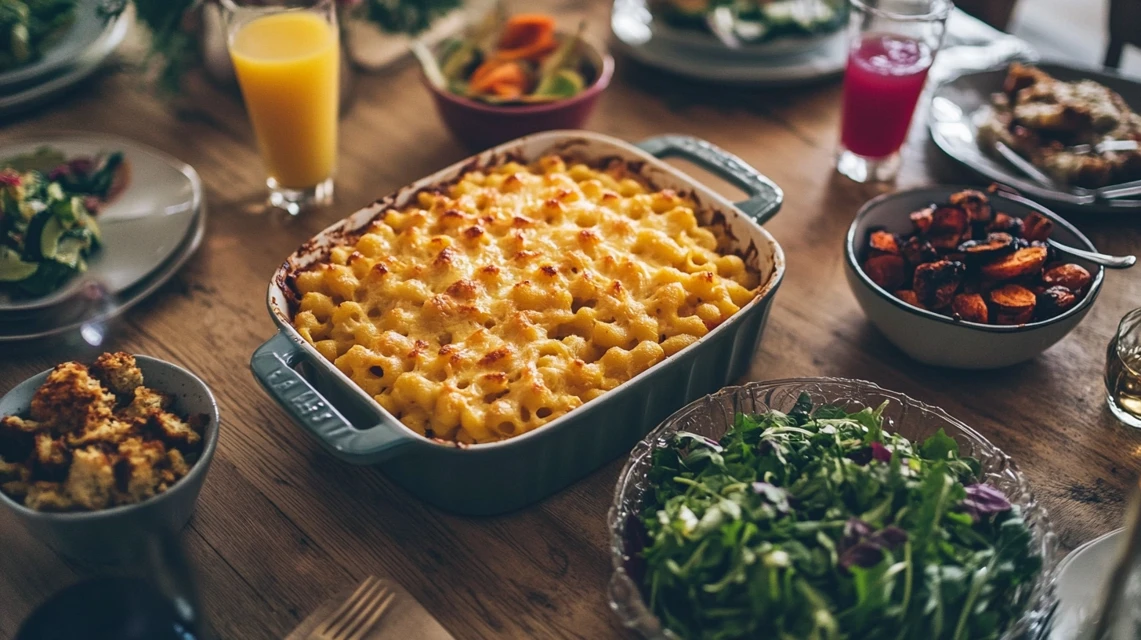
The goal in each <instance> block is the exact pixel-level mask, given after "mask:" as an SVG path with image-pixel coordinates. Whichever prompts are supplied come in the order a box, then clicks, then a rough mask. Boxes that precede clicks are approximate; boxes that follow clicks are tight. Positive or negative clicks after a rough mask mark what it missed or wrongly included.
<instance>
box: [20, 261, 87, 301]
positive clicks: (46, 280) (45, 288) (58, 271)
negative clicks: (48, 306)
mask: <svg viewBox="0 0 1141 640" xmlns="http://www.w3.org/2000/svg"><path fill="white" fill-rule="evenodd" d="M39 267H40V268H39V269H36V272H35V273H34V274H32V276H31V277H29V278H25V279H23V280H21V281H20V282H19V283H18V285H17V286H19V287H20V289H22V290H23V291H25V292H26V293H28V294H29V295H32V296H43V295H47V294H49V293H51V292H52V291H55V290H56V289H58V288H59V287H60V285H61V284H63V283H64V281H65V280H67V279H68V278H70V277H72V276H73V275H75V272H76V269H75V268H74V267H69V266H67V265H66V264H61V263H59V262H56V261H55V260H44V261H43V262H41V263H40V265H39Z"/></svg>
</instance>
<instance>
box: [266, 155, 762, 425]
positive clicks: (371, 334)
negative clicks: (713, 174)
mask: <svg viewBox="0 0 1141 640" xmlns="http://www.w3.org/2000/svg"><path fill="white" fill-rule="evenodd" d="M695 206H696V205H695V202H694V201H693V200H692V199H690V198H687V197H684V196H682V195H679V194H677V193H675V192H673V191H670V190H657V191H655V190H654V189H653V188H652V187H650V186H649V185H648V184H647V183H646V182H645V181H644V180H643V179H642V178H640V177H639V176H638V175H637V174H635V173H634V172H633V171H631V170H630V169H629V168H628V167H627V166H626V165H625V164H624V163H622V162H619V161H615V162H611V163H609V164H608V165H606V166H604V167H600V168H593V167H590V166H587V165H586V164H581V163H573V162H572V161H570V160H567V159H564V158H561V157H558V156H554V155H552V156H546V157H544V158H542V159H540V160H538V161H537V162H535V163H533V164H531V165H523V164H520V163H517V162H505V163H503V164H501V165H499V166H497V167H493V168H489V169H486V170H473V171H469V172H467V173H465V174H464V175H462V176H461V177H460V178H459V179H458V180H457V181H455V182H454V183H452V184H451V185H449V186H447V187H443V188H440V189H437V190H430V191H422V192H420V193H418V194H417V196H416V197H415V198H414V201H413V204H410V205H408V206H406V207H404V208H402V209H387V210H384V211H382V212H380V213H379V214H378V215H377V217H376V218H375V219H374V220H373V221H372V222H371V223H370V224H369V225H367V226H366V227H365V228H363V229H361V230H359V231H357V232H355V233H354V234H353V235H352V236H351V237H350V238H349V239H347V240H346V241H344V242H343V243H341V244H339V245H338V246H335V247H333V248H332V249H330V250H329V251H328V255H327V256H325V258H324V259H323V260H321V261H319V262H317V263H316V264H313V265H310V266H308V267H305V268H304V269H302V270H300V271H298V272H295V273H293V274H292V275H291V276H290V278H289V282H288V285H289V286H290V287H291V289H292V292H293V294H294V295H295V296H296V300H295V306H294V317H293V325H294V327H295V328H296V329H297V331H298V332H299V333H300V334H301V336H302V337H303V338H304V339H305V340H308V341H309V342H311V343H312V344H313V345H314V346H315V347H316V349H317V351H319V352H320V353H321V354H322V355H323V356H324V357H326V358H328V359H329V360H330V361H332V362H333V363H334V364H335V365H336V367H337V368H338V369H340V370H341V371H342V372H344V373H345V374H346V375H347V376H348V377H349V378H351V379H352V380H353V381H354V382H355V383H356V384H358V385H360V387H361V388H362V389H363V390H364V391H365V392H367V393H368V394H369V395H370V396H372V397H373V398H375V399H376V401H377V402H378V403H379V404H380V405H381V406H383V407H384V408H385V409H387V410H388V411H390V412H391V413H392V414H393V415H394V416H396V417H397V418H398V419H399V420H401V421H402V422H403V423H404V424H406V425H407V426H409V427H410V428H412V429H413V430H415V431H417V432H418V433H421V434H423V435H425V436H427V437H429V438H436V439H439V440H443V441H452V442H459V443H469V444H470V443H485V442H494V441H498V440H503V439H506V438H511V437H513V436H517V435H520V434H522V433H526V432H528V431H531V430H533V429H536V428H538V427H540V426H542V425H544V424H546V423H548V422H550V421H552V420H554V419H555V418H558V417H559V416H561V415H563V414H565V413H568V412H570V411H573V410H574V409H575V408H577V407H579V406H581V405H582V404H583V403H586V402H589V401H590V400H592V399H594V398H596V397H598V396H600V395H602V394H603V393H605V392H606V391H608V390H610V389H613V388H614V387H617V386H618V385H620V384H622V383H623V382H626V381H627V380H629V379H631V378H633V377H634V376H635V375H637V374H639V373H641V372H642V371H645V370H646V369H648V368H650V367H652V366H653V365H655V364H657V363H658V362H661V361H662V360H663V359H664V358H667V357H669V356H670V355H672V354H674V353H677V352H678V351H680V350H681V349H684V348H685V347H687V346H688V345H690V344H692V343H694V342H695V341H697V340H698V339H699V338H701V337H702V336H704V335H705V334H706V333H708V332H709V331H710V330H712V329H713V328H715V327H717V326H718V325H720V324H721V323H723V322H725V321H726V320H727V319H728V318H729V317H730V316H732V315H733V314H735V313H737V311H739V310H740V309H741V308H742V307H743V306H745V305H746V304H748V303H749V302H750V301H751V300H753V298H754V297H756V295H757V293H758V289H759V286H760V284H761V283H760V275H759V274H758V273H757V272H756V271H755V270H754V269H751V268H750V267H749V266H748V265H746V263H745V261H744V260H742V258H741V257H739V256H737V255H734V254H733V253H731V251H730V244H731V243H730V240H731V238H729V237H727V236H726V234H725V232H724V231H723V230H722V229H720V228H719V227H717V226H715V225H714V226H705V225H703V224H701V223H700V222H699V219H698V215H697V214H696V212H695Z"/></svg>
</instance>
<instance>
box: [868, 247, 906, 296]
mask: <svg viewBox="0 0 1141 640" xmlns="http://www.w3.org/2000/svg"><path fill="white" fill-rule="evenodd" d="M864 273H866V274H868V277H869V278H871V279H872V282H874V283H876V284H878V285H879V286H880V287H882V288H884V289H887V290H888V291H895V290H896V289H899V288H900V287H902V286H903V283H904V281H905V280H906V279H907V272H906V271H904V264H903V258H901V257H900V256H893V255H881V256H872V257H871V258H868V259H867V261H866V262H864Z"/></svg>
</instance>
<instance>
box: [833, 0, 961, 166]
mask: <svg viewBox="0 0 1141 640" xmlns="http://www.w3.org/2000/svg"><path fill="white" fill-rule="evenodd" d="M850 1H851V11H850V13H849V19H848V37H849V45H848V66H847V70H846V71H845V72H844V100H843V115H842V121H841V125H840V151H839V153H838V154H837V158H836V169H837V170H838V171H839V172H840V173H841V174H843V175H845V176H847V177H849V178H851V179H852V180H855V181H856V182H871V181H884V180H892V179H894V178H895V175H896V173H897V172H898V171H899V149H900V147H902V146H903V141H904V140H905V139H906V138H907V129H908V127H909V126H910V125H911V117H912V116H913V115H914V114H915V106H916V104H917V103H918V102H919V95H920V94H921V93H922V92H923V84H924V82H925V81H926V80H927V71H928V69H930V68H931V63H932V62H933V61H934V60H935V54H936V52H937V51H938V50H939V47H940V45H942V43H943V34H944V32H945V31H946V23H947V16H948V15H950V13H951V9H952V4H951V2H950V0H850Z"/></svg>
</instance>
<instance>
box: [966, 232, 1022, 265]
mask: <svg viewBox="0 0 1141 640" xmlns="http://www.w3.org/2000/svg"><path fill="white" fill-rule="evenodd" d="M959 251H961V252H963V253H965V254H966V255H967V256H969V257H971V258H983V257H986V258H993V257H995V256H999V255H1002V254H1004V253H1009V252H1011V251H1014V237H1013V236H1011V235H1010V234H1009V233H1002V232H1001V231H996V232H993V233H989V234H987V237H986V239H985V240H967V241H966V242H964V243H963V244H961V245H959Z"/></svg>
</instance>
